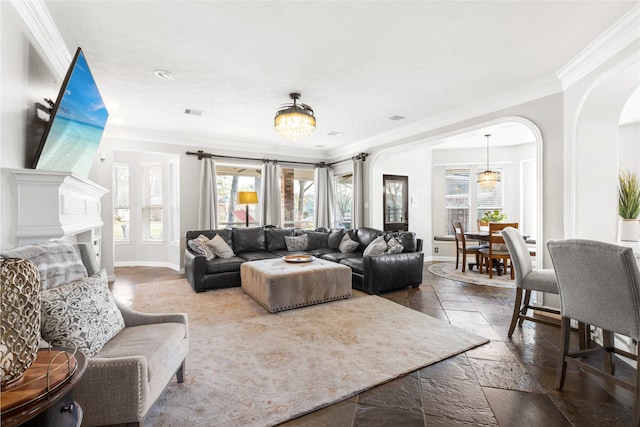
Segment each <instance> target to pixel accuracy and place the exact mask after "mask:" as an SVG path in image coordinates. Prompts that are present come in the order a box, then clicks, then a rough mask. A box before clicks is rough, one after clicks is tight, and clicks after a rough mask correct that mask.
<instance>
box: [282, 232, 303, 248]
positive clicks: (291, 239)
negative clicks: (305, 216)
mask: <svg viewBox="0 0 640 427" xmlns="http://www.w3.org/2000/svg"><path fill="white" fill-rule="evenodd" d="M284 241H285V243H286V244H287V250H288V251H289V252H291V251H306V250H307V246H308V245H309V237H308V236H307V235H306V234H303V235H301V236H285V237H284Z"/></svg>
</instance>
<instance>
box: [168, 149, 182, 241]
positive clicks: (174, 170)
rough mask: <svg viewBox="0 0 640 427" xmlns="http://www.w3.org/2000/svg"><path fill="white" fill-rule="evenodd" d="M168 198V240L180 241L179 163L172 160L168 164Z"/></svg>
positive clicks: (176, 160)
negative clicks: (169, 202)
mask: <svg viewBox="0 0 640 427" xmlns="http://www.w3.org/2000/svg"><path fill="white" fill-rule="evenodd" d="M169 186H170V187H169V197H170V198H171V204H170V207H169V208H170V211H169V224H170V235H169V240H171V241H177V240H180V161H179V159H174V160H171V161H170V162H169Z"/></svg>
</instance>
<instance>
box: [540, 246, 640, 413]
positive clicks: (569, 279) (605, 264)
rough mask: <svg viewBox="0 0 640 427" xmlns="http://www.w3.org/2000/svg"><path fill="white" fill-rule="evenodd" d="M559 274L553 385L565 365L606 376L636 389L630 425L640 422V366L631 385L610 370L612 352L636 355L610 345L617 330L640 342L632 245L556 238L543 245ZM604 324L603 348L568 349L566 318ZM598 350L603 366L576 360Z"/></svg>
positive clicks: (639, 282)
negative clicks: (558, 338) (559, 337)
mask: <svg viewBox="0 0 640 427" xmlns="http://www.w3.org/2000/svg"><path fill="white" fill-rule="evenodd" d="M547 247H548V248H549V253H550V254H551V259H552V261H553V266H554V268H555V271H556V275H557V278H558V289H559V291H560V301H561V311H562V320H561V335H562V341H561V343H560V350H561V357H560V360H559V363H558V370H557V373H556V388H557V389H562V387H563V385H564V380H565V374H566V370H567V363H568V362H570V363H573V364H575V365H577V366H579V367H580V368H581V369H582V370H584V371H585V372H588V373H591V374H595V375H598V376H601V377H605V378H608V379H610V380H612V381H613V382H615V383H616V384H619V385H621V386H623V387H627V388H630V389H631V390H633V391H634V393H635V396H634V407H633V425H634V426H639V425H640V402H639V399H640V393H639V389H638V387H639V386H640V374H639V373H640V369H636V380H635V382H634V383H629V382H626V381H623V380H621V379H620V378H617V377H615V376H613V375H612V374H610V373H609V372H613V370H611V369H610V366H607V365H608V364H610V363H611V362H610V361H611V353H621V354H623V355H625V356H628V357H633V358H635V359H636V360H637V356H634V355H631V354H629V353H627V352H623V351H620V350H619V349H616V348H615V347H614V346H613V343H612V339H611V336H612V334H613V333H619V334H621V335H625V336H627V337H630V338H632V339H633V340H634V341H635V342H636V345H637V342H638V341H639V340H640V270H639V269H638V262H637V260H636V258H635V256H634V254H633V249H631V248H625V247H622V246H618V245H613V244H609V243H604V242H596V241H591V240H578V239H575V240H557V241H549V242H548V243H547ZM571 319H573V320H576V321H578V322H582V323H585V324H588V325H593V326H596V327H600V328H602V330H603V331H604V333H603V346H602V347H596V348H592V349H588V350H581V351H578V352H575V353H570V352H569V333H570V320H571ZM596 352H602V353H603V355H604V369H605V370H606V371H605V370H599V369H596V368H594V367H593V366H592V365H590V364H587V363H585V362H584V361H582V360H580V358H581V357H586V356H588V355H589V354H592V353H596Z"/></svg>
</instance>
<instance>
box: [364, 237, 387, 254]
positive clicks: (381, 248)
mask: <svg viewBox="0 0 640 427" xmlns="http://www.w3.org/2000/svg"><path fill="white" fill-rule="evenodd" d="M386 250H387V242H385V241H384V236H380V237H378V238H376V239H374V240H373V241H372V242H371V243H369V245H367V247H366V248H365V250H364V252H363V253H362V256H367V255H381V254H383V253H385V251H386Z"/></svg>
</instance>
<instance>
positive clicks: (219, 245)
mask: <svg viewBox="0 0 640 427" xmlns="http://www.w3.org/2000/svg"><path fill="white" fill-rule="evenodd" d="M207 246H209V247H210V248H211V249H213V252H214V253H215V254H216V255H217V256H219V257H220V258H231V257H232V256H234V255H235V253H233V249H231V247H230V246H229V245H228V244H227V242H225V241H224V239H223V238H222V237H220V235H219V234H216V235H215V236H213V239H211V240H209V241H208V242H207Z"/></svg>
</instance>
